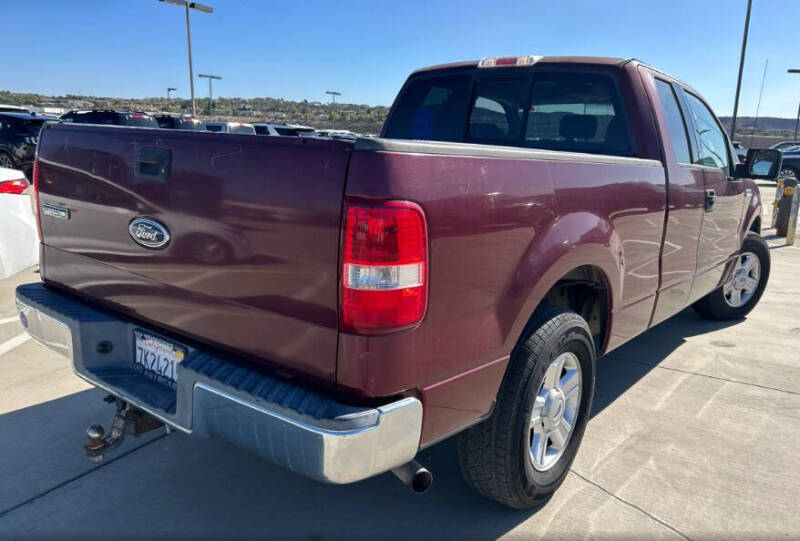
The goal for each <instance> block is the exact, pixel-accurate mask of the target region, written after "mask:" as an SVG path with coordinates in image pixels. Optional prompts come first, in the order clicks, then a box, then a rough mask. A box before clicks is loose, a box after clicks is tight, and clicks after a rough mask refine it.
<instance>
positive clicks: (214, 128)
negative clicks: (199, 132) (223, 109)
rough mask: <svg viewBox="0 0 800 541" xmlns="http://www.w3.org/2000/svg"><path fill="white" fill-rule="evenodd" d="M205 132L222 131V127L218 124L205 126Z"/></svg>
mask: <svg viewBox="0 0 800 541" xmlns="http://www.w3.org/2000/svg"><path fill="white" fill-rule="evenodd" d="M206 130H208V131H222V126H220V125H219V124H206Z"/></svg>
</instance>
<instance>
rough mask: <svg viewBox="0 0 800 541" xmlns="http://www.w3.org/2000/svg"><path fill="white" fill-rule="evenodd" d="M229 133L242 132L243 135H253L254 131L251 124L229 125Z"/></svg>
mask: <svg viewBox="0 0 800 541" xmlns="http://www.w3.org/2000/svg"><path fill="white" fill-rule="evenodd" d="M230 133H243V134H245V135H255V133H256V131H255V130H254V129H253V126H243V125H241V124H240V125H238V126H231V127H230Z"/></svg>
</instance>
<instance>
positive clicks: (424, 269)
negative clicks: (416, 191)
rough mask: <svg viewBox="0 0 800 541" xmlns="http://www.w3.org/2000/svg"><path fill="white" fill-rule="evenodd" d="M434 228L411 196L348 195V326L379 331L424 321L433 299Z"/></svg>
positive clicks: (344, 321)
mask: <svg viewBox="0 0 800 541" xmlns="http://www.w3.org/2000/svg"><path fill="white" fill-rule="evenodd" d="M427 282H428V231H427V225H426V223H425V214H424V212H423V210H422V208H421V207H420V206H419V205H417V204H415V203H410V202H408V201H384V202H380V203H367V202H361V201H358V202H355V201H348V203H347V204H346V205H345V211H344V227H343V233H342V299H341V300H342V303H341V310H340V313H341V325H342V330H344V331H347V332H353V333H358V334H379V333H385V332H391V331H395V330H399V329H404V328H408V327H412V326H414V325H416V324H417V323H419V322H420V321H422V318H423V317H425V310H426V309H427V304H428V283H427Z"/></svg>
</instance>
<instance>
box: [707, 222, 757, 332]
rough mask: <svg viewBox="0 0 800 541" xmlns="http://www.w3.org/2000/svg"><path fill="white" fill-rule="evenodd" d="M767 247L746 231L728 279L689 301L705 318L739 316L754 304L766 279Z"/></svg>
mask: <svg viewBox="0 0 800 541" xmlns="http://www.w3.org/2000/svg"><path fill="white" fill-rule="evenodd" d="M769 268H770V256H769V247H768V246H767V243H766V242H764V239H762V238H761V237H760V236H759V235H757V234H755V233H748V234H747V237H745V239H744V242H743V243H742V249H741V250H740V251H739V255H738V256H737V258H736V266H735V267H734V269H733V272H732V273H731V276H730V277H729V278H728V280H727V281H726V282H725V283H724V284H723V285H722V286H721V287H719V288H717V289H716V290H714V291H712V292H711V293H710V294H708V295H706V296H705V297H703V298H702V299H700V300H699V301H697V302H696V303H694V304H693V305H692V307H693V308H694V309H695V311H696V312H697V313H699V314H700V315H701V316H703V317H704V318H706V319H715V320H728V319H741V318H743V317H744V316H746V315H747V314H748V312H750V310H752V309H753V308H755V306H756V304H758V300H759V299H760V298H761V294H762V293H764V288H765V287H767V280H769Z"/></svg>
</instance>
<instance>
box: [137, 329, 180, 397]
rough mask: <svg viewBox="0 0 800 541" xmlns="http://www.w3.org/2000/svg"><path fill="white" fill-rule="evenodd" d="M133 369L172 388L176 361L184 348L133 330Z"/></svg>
mask: <svg viewBox="0 0 800 541" xmlns="http://www.w3.org/2000/svg"><path fill="white" fill-rule="evenodd" d="M133 337H134V342H135V345H134V351H133V369H134V370H136V372H138V373H140V374H142V375H144V376H145V377H148V378H150V379H152V380H153V381H156V382H158V383H160V384H162V385H166V386H167V387H171V388H172V389H175V388H177V382H178V363H179V362H181V361H182V360H183V359H184V357H186V348H184V347H183V346H179V345H177V344H173V343H172V342H169V341H168V340H164V339H163V338H160V337H158V336H153V335H152V334H148V333H146V332H143V331H140V330H134V331H133Z"/></svg>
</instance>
